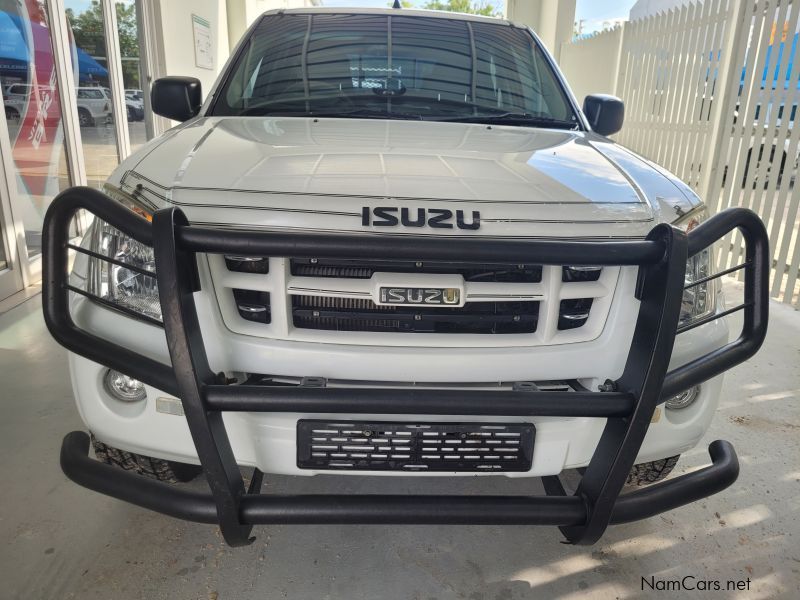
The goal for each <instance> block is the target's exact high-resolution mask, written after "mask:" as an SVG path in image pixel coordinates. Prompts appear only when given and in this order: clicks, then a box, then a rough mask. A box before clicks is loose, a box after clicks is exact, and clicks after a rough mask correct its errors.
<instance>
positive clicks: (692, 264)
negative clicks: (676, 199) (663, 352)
mask: <svg viewBox="0 0 800 600" xmlns="http://www.w3.org/2000/svg"><path fill="white" fill-rule="evenodd" d="M707 216H708V215H707V213H706V211H705V209H701V210H699V211H697V210H695V211H692V212H691V213H689V214H688V215H686V216H685V217H683V218H682V219H681V220H679V221H678V222H676V223H674V225H675V226H676V227H680V228H681V229H684V230H685V231H687V232H689V231H691V230H692V229H694V228H695V227H696V226H697V225H699V224H700V223H701V222H703V221H704V220H705V219H706V217H707ZM711 274H712V267H711V248H704V249H703V250H701V251H700V252H698V253H697V254H695V255H694V256H692V257H691V258H689V260H688V262H687V263H686V280H685V285H686V286H689V285H691V284H692V283H694V282H695V281H700V280H701V279H705V278H706V277H708V276H710V275H711ZM716 292H717V280H716V279H712V280H711V281H706V282H704V283H699V284H697V285H694V286H691V287H687V288H686V289H685V290H684V291H683V301H682V302H681V315H680V319H679V321H678V326H679V327H684V326H685V325H689V324H690V323H692V322H694V321H696V320H698V319H702V318H703V317H705V316H707V315H710V314H711V313H713V312H714V311H715V310H716Z"/></svg>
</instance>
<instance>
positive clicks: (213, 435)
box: [43, 187, 769, 546]
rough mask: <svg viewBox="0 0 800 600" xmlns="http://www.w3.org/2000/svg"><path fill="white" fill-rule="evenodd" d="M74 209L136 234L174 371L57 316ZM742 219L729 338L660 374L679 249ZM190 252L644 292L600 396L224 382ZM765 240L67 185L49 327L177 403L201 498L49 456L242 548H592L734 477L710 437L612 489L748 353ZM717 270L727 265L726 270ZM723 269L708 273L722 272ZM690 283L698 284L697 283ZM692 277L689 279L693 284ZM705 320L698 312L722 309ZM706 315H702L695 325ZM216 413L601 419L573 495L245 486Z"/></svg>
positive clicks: (101, 487) (695, 248)
mask: <svg viewBox="0 0 800 600" xmlns="http://www.w3.org/2000/svg"><path fill="white" fill-rule="evenodd" d="M81 209H84V210H86V211H88V212H90V213H92V214H93V215H95V217H97V218H100V219H102V220H103V221H105V222H107V223H108V224H110V225H112V226H113V227H116V228H117V229H119V230H120V231H122V232H123V233H125V234H126V235H129V236H130V237H132V238H134V239H136V240H137V241H139V242H141V243H143V244H147V245H152V246H153V247H154V251H155V258H156V271H157V279H158V288H159V295H160V300H161V306H162V312H163V319H164V328H165V332H166V337H167V343H168V347H169V353H170V357H171V362H172V365H165V364H163V363H161V362H158V361H155V360H153V359H151V358H148V357H146V356H142V355H140V354H136V353H134V352H132V351H131V350H129V349H127V348H124V347H121V346H118V345H116V344H114V343H113V342H109V341H107V340H105V339H101V338H99V337H97V336H94V335H92V334H91V333H89V332H87V331H84V330H81V329H79V328H78V327H77V326H76V325H75V323H74V322H73V320H72V318H71V316H70V310H69V294H70V290H71V289H73V288H71V287H70V285H69V280H68V260H69V253H70V251H71V250H75V251H83V250H81V249H79V248H77V247H75V246H71V245H70V244H69V224H70V221H71V219H72V218H73V216H74V215H75V213H76V211H78V210H81ZM734 229H738V230H739V231H740V232H741V235H742V236H743V238H744V240H745V243H746V248H747V251H746V258H745V261H744V262H743V263H742V264H741V265H740V266H739V267H738V269H742V270H744V282H745V292H744V303H743V304H742V305H740V306H738V307H736V308H734V309H731V311H726V312H733V311H742V312H743V313H744V319H743V328H742V332H741V335H740V336H739V337H738V339H736V340H735V341H733V342H731V343H729V344H727V345H726V346H724V347H722V348H720V349H718V350H715V351H713V352H711V353H709V354H707V355H705V356H702V357H700V358H697V359H695V360H693V361H691V362H690V363H688V364H686V365H684V366H682V367H679V368H677V369H674V370H672V371H669V372H667V368H668V361H669V357H670V355H671V353H672V347H673V343H674V340H675V336H676V334H677V333H680V332H682V331H683V330H685V329H687V328H684V329H683V330H681V329H678V315H679V310H680V304H681V297H682V293H683V289H684V277H685V269H686V261H687V257H689V256H692V255H694V254H696V253H697V252H699V251H701V250H702V249H704V248H706V247H707V246H709V245H711V244H712V243H714V242H715V241H716V240H718V239H720V238H722V237H723V236H725V235H726V234H728V233H729V232H731V231H733V230H734ZM196 253H220V254H233V255H259V256H292V257H298V258H312V257H314V258H337V259H363V258H374V257H375V256H380V257H382V258H385V259H397V260H409V259H411V260H443V261H453V262H462V261H463V262H493V261H494V262H509V261H514V262H518V263H534V264H557V265H561V264H581V265H598V266H600V265H638V266H639V277H638V282H637V289H636V296H637V298H638V299H639V300H640V301H641V305H640V310H639V315H638V318H637V322H636V328H635V331H634V334H633V341H632V345H631V349H630V352H629V355H628V359H627V362H626V365H625V368H624V371H623V374H622V376H621V377H620V378H619V379H618V380H617V381H616V382H614V384H613V385H612V386H609V387H610V388H612V391H604V392H587V391H575V392H560V391H559V392H548V391H513V392H509V391H479V390H464V391H451V390H424V389H363V388H359V389H343V388H324V387H321V388H314V387H301V386H298V387H279V386H275V387H270V386H261V385H257V386H256V385H227V384H225V383H224V382H221V381H220V378H219V376H218V375H215V374H214V373H213V372H212V371H211V369H210V367H209V364H208V361H207V358H206V352H205V348H204V345H203V339H202V337H201V332H200V327H199V324H198V317H197V312H196V309H195V304H194V298H193V293H194V292H195V291H197V290H198V289H199V282H198V277H197V272H196V259H195V254H196ZM768 257H769V247H768V239H767V234H766V231H765V229H764V226H763V224H762V222H761V221H760V219H759V218H758V217H757V216H756V215H755V214H754V213H753V212H751V211H748V210H746V209H741V208H734V209H729V210H726V211H724V212H721V213H720V214H718V215H716V216H714V217H712V218H710V219H708V220H707V221H706V222H705V223H703V224H701V225H699V226H698V227H696V228H695V229H694V230H692V231H691V232H690V233H689V234H688V235H687V234H685V233H684V232H683V231H681V230H679V229H677V228H675V227H672V226H669V225H658V226H656V227H655V228H654V229H653V230H652V231H651V232H650V233H649V235H648V236H647V238H646V239H645V240H641V241H606V242H586V241H575V242H568V241H551V240H530V241H512V240H478V239H468V238H467V239H463V240H453V239H452V238H449V239H435V238H433V239H430V238H412V237H397V238H387V237H374V236H369V235H338V234H296V233H281V232H254V231H244V230H227V229H226V230H218V229H214V228H209V227H200V226H192V225H190V224H189V223H188V221H187V219H186V217H185V216H184V215H183V213H182V212H181V211H180V210H179V209H177V208H169V209H164V210H161V211H158V212H157V213H155V215H154V216H153V220H152V223H150V222H148V221H147V220H145V219H144V218H142V217H140V216H138V215H136V214H134V213H133V212H131V211H130V210H129V209H127V208H126V207H124V206H123V205H121V204H119V203H117V202H115V201H113V200H111V199H109V198H108V197H107V196H105V195H104V194H102V193H101V192H99V191H97V190H93V189H90V188H83V187H76V188H71V189H69V190H66V191H65V192H63V193H61V194H59V196H58V197H57V198H56V199H55V200H54V201H53V202H52V204H51V205H50V208H49V210H48V212H47V215H46V217H45V222H44V290H43V296H44V298H43V308H44V317H45V322H46V323H47V327H48V329H49V330H50V332H51V334H52V335H53V337H54V338H55V339H56V340H57V341H58V342H59V343H60V344H62V345H63V346H64V347H66V348H67V349H69V350H71V351H72V352H75V353H77V354H80V355H82V356H85V357H86V358H89V359H90V360H93V361H95V362H97V363H100V364H103V365H105V366H107V367H109V368H112V369H116V370H119V371H121V372H124V373H126V374H128V375H130V376H132V377H135V378H137V379H139V380H141V381H144V382H145V383H147V384H149V385H151V386H153V387H156V388H158V389H160V390H163V391H165V392H167V393H170V394H173V395H175V396H176V397H178V398H180V399H181V402H182V404H183V410H184V413H185V415H186V420H187V422H188V425H189V429H190V431H191V435H192V438H193V440H194V444H195V446H196V449H197V453H198V457H199V459H200V462H201V464H202V467H203V471H204V473H205V475H206V478H207V480H208V484H209V487H210V494H209V493H205V494H203V493H197V492H190V491H187V490H185V489H181V488H180V487H175V486H168V485H166V484H163V483H159V482H155V481H152V480H147V479H144V478H142V477H140V476H138V475H133V474H130V473H127V472H125V471H122V470H120V469H116V468H114V467H111V466H109V465H105V464H102V463H100V462H98V461H95V460H92V459H90V458H89V457H88V447H89V439H88V436H87V435H86V434H85V433H83V432H72V433H70V434H69V435H67V436H66V438H65V439H64V443H63V446H62V450H61V465H62V469H63V470H64V472H65V473H66V475H67V476H68V477H69V478H70V479H72V480H73V481H75V482H77V483H78V484H80V485H83V486H85V487H88V488H90V489H93V490H95V491H98V492H101V493H104V494H108V495H110V496H113V497H116V498H119V499H122V500H126V501H128V502H132V503H134V504H137V505H139V506H143V507H145V508H149V509H152V510H155V511H158V512H161V513H164V514H168V515H171V516H174V517H178V518H182V519H188V520H192V521H199V522H204V523H217V524H219V526H220V528H221V531H222V534H223V536H224V538H225V540H226V541H227V542H228V543H229V544H230V545H232V546H240V545H245V544H248V543H249V542H251V541H252V539H253V538H251V537H250V533H251V530H252V527H253V525H254V524H268V523H374V524H377V523H381V524H412V523H415V524H423V523H424V524H434V523H438V524H541V525H544V524H549V525H558V526H559V527H560V528H561V531H562V532H563V534H564V535H565V536H566V538H567V540H568V541H569V542H571V543H575V544H592V543H594V542H596V541H597V540H598V539H599V538H600V537H601V536H602V534H603V532H604V531H605V529H606V527H607V526H608V525H609V524H611V523H622V522H628V521H633V520H638V519H642V518H646V517H649V516H653V515H655V514H658V513H660V512H663V511H665V510H670V509H672V508H676V507H678V506H681V505H684V504H687V503H689V502H693V501H695V500H697V499H699V498H703V497H706V496H708V495H711V494H713V493H716V492H718V491H720V490H722V489H725V488H726V487H728V486H729V485H731V484H732V483H733V482H734V481H735V480H736V477H737V475H738V468H739V467H738V461H737V458H736V454H735V452H734V450H733V447H732V446H731V445H730V444H729V443H728V442H725V441H719V440H718V441H715V442H713V443H712V444H711V445H710V447H709V452H710V457H711V460H712V464H711V465H709V466H707V467H704V468H702V469H700V470H698V471H694V472H692V473H688V474H685V475H682V476H679V477H676V478H673V479H669V480H666V481H664V482H662V483H659V484H655V485H652V486H649V487H647V488H645V489H642V490H639V491H635V492H631V493H626V494H623V495H620V491H621V490H622V487H623V484H624V483H625V480H626V477H627V475H628V473H629V471H630V469H631V467H632V466H633V464H634V461H635V459H636V456H637V454H638V452H639V448H640V446H641V444H642V442H643V440H644V437H645V434H646V432H647V429H648V426H649V424H650V421H651V418H652V416H653V413H654V411H655V409H656V407H657V406H658V405H659V404H660V403H662V402H663V401H664V400H665V399H667V398H669V397H671V396H673V395H675V394H676V393H678V392H680V391H682V390H686V389H689V388H690V387H692V386H694V385H696V384H698V383H701V382H703V381H706V380H708V379H710V378H711V377H714V376H716V375H718V374H720V373H722V372H723V371H725V370H727V369H729V368H731V367H732V366H734V365H736V364H739V363H741V362H743V361H745V360H747V359H748V358H749V357H751V356H752V355H753V354H755V352H756V351H757V350H758V348H759V347H760V346H761V344H762V342H763V340H764V337H765V335H766V330H767V317H768V301H769V297H768V287H767V284H768V274H769V258H768ZM726 272H728V271H726ZM720 275H721V274H717V275H714V276H712V277H711V278H715V277H719V276H720ZM699 283H701V282H699ZM695 285H696V284H695ZM718 317H719V315H715V316H711V317H708V319H707V320H712V319H714V318H718ZM701 324H702V323H701ZM225 411H248V412H296V413H306V414H314V413H339V414H347V415H353V414H364V415H368V414H369V415H377V414H397V413H403V414H413V415H431V416H435V415H483V416H487V417H489V416H491V417H496V416H504V417H508V416H561V417H577V416H583V417H598V418H606V419H607V421H606V426H605V429H604V431H603V433H602V436H601V439H600V442H599V443H598V446H597V448H596V450H595V452H594V455H593V457H592V459H591V461H590V464H589V466H588V467H587V468H586V470H585V472H584V474H583V477H582V479H581V481H580V484H579V485H578V488H577V490H576V491H575V493H574V494H571V495H568V494H567V493H566V492H565V490H564V487H563V486H562V484H561V482H560V480H559V478H558V477H556V476H553V477H545V478H543V481H544V487H545V491H546V495H543V496H440V495H422V496H406V495H398V496H389V495H306V496H277V495H265V494H260V493H259V490H260V488H261V482H262V474H261V473H260V472H259V471H257V470H256V472H255V474H254V476H253V478H252V480H251V482H250V485H249V488H248V489H245V485H244V480H243V478H242V476H241V473H240V470H239V469H238V467H237V464H236V461H235V458H234V455H233V452H232V450H231V445H230V442H229V439H228V435H227V432H226V430H225V426H224V424H223V420H222V413H223V412H225Z"/></svg>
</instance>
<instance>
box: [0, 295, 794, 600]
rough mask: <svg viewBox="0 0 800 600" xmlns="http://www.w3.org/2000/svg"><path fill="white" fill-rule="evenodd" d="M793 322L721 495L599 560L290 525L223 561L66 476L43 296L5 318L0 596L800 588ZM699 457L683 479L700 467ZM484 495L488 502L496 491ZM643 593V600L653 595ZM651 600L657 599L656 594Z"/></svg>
mask: <svg viewBox="0 0 800 600" xmlns="http://www.w3.org/2000/svg"><path fill="white" fill-rule="evenodd" d="M799 367H800V314H798V313H797V312H795V311H793V310H792V309H790V308H788V307H786V306H782V305H778V304H775V305H774V306H773V310H772V321H771V325H770V333H769V338H768V340H767V344H766V346H765V348H764V350H763V351H762V352H761V353H760V354H759V355H758V356H756V357H755V358H754V359H753V360H752V361H750V362H749V363H748V364H747V365H744V366H742V367H740V368H738V369H737V370H736V371H735V372H733V373H731V374H730V375H729V376H728V377H727V379H726V383H725V390H724V396H723V399H722V402H721V406H720V410H719V414H718V415H717V418H716V419H715V421H714V424H713V425H712V428H711V430H710V431H709V433H708V435H707V440H706V445H707V442H708V441H711V440H713V439H716V438H724V439H728V440H730V441H732V442H733V443H734V445H735V446H736V448H737V449H738V451H739V456H740V460H741V464H742V473H741V476H740V479H739V481H738V482H737V483H736V484H735V485H734V486H733V487H732V488H730V489H728V490H726V491H725V492H723V493H721V494H719V495H717V496H714V497H712V498H709V499H707V500H705V501H702V502H698V503H696V504H693V505H691V506H689V507H685V508H683V509H680V510H676V511H673V512H670V513H666V514H664V515H662V516H660V517H656V518H654V519H651V520H648V521H644V522H640V523H636V524H631V525H625V526H619V527H614V528H612V529H610V530H609V532H608V533H607V534H606V537H605V538H604V539H603V540H602V541H601V543H599V544H598V545H596V546H593V547H570V546H565V545H562V544H560V543H559V541H560V539H561V538H560V535H559V533H558V531H557V530H555V529H549V528H548V529H543V528H535V527H484V526H482V527H457V526H448V527H421V526H414V527H410V526H407V527H388V526H280V527H259V528H256V531H255V533H256V535H257V539H256V542H255V543H254V544H253V545H252V546H250V547H248V548H245V549H230V548H227V547H226V546H225V545H224V544H223V543H222V540H221V538H220V536H219V534H218V532H217V530H216V529H215V528H214V527H211V526H206V525H195V524H188V523H183V522H180V521H176V520H173V519H170V518H167V517H163V516H159V515H156V514H152V513H148V512H146V511H144V510H141V509H139V508H136V507H133V506H129V505H126V504H124V503H122V502H119V501H116V500H112V499H109V498H106V497H102V496H99V495H97V494H94V493H92V492H89V491H87V490H84V489H82V488H80V487H78V486H76V485H74V484H72V483H71V482H69V481H67V480H66V478H65V477H64V476H63V475H62V473H61V471H60V470H59V467H58V450H59V446H60V443H61V438H62V437H63V435H64V434H65V433H67V432H69V431H71V430H74V429H80V428H81V427H82V424H81V422H80V419H79V417H78V414H77V412H76V410H75V407H74V404H73V402H72V398H71V395H72V393H71V390H70V383H69V379H68V374H67V366H66V354H65V352H64V350H62V349H61V348H60V347H58V346H57V345H56V344H55V343H54V342H53V341H52V340H51V339H50V337H49V335H48V334H47V331H46V330H45V327H44V324H43V322H42V317H41V313H40V300H39V298H33V299H32V300H29V301H28V302H26V303H24V304H22V305H20V306H17V307H16V308H13V309H11V310H9V311H8V312H5V313H4V314H2V315H0V377H2V379H0V381H2V388H0V398H1V399H2V400H1V401H2V419H0V445H1V446H0V450H1V452H2V457H3V459H2V461H0V481H2V482H3V491H2V493H0V540H2V544H0V581H2V584H0V585H1V586H2V587H1V588H0V597H2V598H20V599H24V600H29V599H34V598H36V599H38V598H42V599H45V598H58V599H61V598H80V599H81V600H89V599H93V598H98V599H99V598H102V599H108V598H113V599H115V600H116V599H127V598H148V599H150V598H169V599H184V598H202V599H210V598H216V599H220V600H221V599H229V598H231V599H242V598H260V599H261V598H267V599H272V598H291V599H301V600H305V599H323V598H325V599H330V600H334V599H342V600H355V599H361V598H363V599H389V600H394V599H404V600H405V599H415V600H444V599H465V600H515V599H523V598H526V599H527V598H550V597H555V596H559V597H569V596H574V597H576V598H577V597H579V596H580V597H587V596H589V597H593V598H615V597H619V598H627V597H642V596H653V597H671V598H672V597H675V598H679V597H691V598H703V597H710V598H729V597H732V596H733V594H731V593H729V592H725V591H722V592H715V593H710V594H707V593H704V592H700V591H694V592H686V593H674V592H673V593H669V592H660V593H656V592H649V588H647V585H646V584H643V583H642V578H643V577H644V578H648V579H649V578H650V577H651V576H652V577H655V578H656V579H657V580H668V579H676V578H678V579H680V578H683V577H685V576H691V577H695V578H696V579H688V580H686V582H688V583H694V584H695V585H698V584H699V583H700V580H706V579H713V580H719V581H720V582H721V585H722V586H723V589H724V586H725V585H726V583H727V580H745V579H747V578H750V580H751V581H750V584H749V586H750V591H749V592H741V593H740V596H739V597H742V598H781V597H784V598H796V597H797V591H798V589H800V493H798V492H800V443H799V441H800V437H799V436H798V434H800V403H798V396H800V368H799ZM707 460H708V459H707V453H706V450H705V445H704V446H703V447H698V448H697V449H696V450H694V451H692V452H690V453H688V454H687V455H685V456H684V457H683V458H682V459H681V461H680V463H679V466H678V471H679V472H681V471H685V470H689V469H692V468H694V467H697V466H700V465H702V464H705V463H706V462H707ZM489 486H491V489H490V490H489V489H487V488H488V487H489ZM270 491H274V492H282V493H294V492H296V493H305V492H320V493H325V492H336V491H338V492H345V491H349V492H357V491H364V492H379V491H380V492H385V493H405V492H423V493H424V492H434V491H437V492H446V493H469V492H470V491H474V492H476V493H486V492H488V491H490V492H491V493H503V492H510V493H524V492H530V491H533V492H540V491H541V489H540V486H539V484H538V483H530V482H526V481H520V480H506V479H502V478H498V479H494V478H492V479H491V480H490V479H479V480H471V479H469V480H464V479H462V480H459V481H456V482H452V481H441V480H432V479H424V480H414V479H409V478H402V479H397V478H395V479H392V480H387V479H378V480H376V479H368V478H355V477H347V478H332V477H331V478H326V477H318V478H290V477H277V478H268V480H267V482H266V484H265V492H270ZM643 585H644V586H645V592H643V591H642V586H643ZM647 592H649V593H647Z"/></svg>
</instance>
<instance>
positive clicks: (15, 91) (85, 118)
mask: <svg viewBox="0 0 800 600" xmlns="http://www.w3.org/2000/svg"><path fill="white" fill-rule="evenodd" d="M31 88H32V86H31V84H29V83H12V84H11V85H9V86H7V87H6V89H5V91H4V92H3V99H4V103H5V111H6V120H8V121H18V120H19V119H20V118H21V117H22V115H24V114H25V110H26V107H27V105H28V99H29V96H30V93H31ZM76 96H77V101H78V119H79V120H80V124H81V127H92V126H94V125H97V124H106V123H109V122H110V121H111V99H110V98H109V97H108V96H107V95H106V93H105V91H104V90H103V89H102V88H99V87H79V88H78V89H77V91H76Z"/></svg>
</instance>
